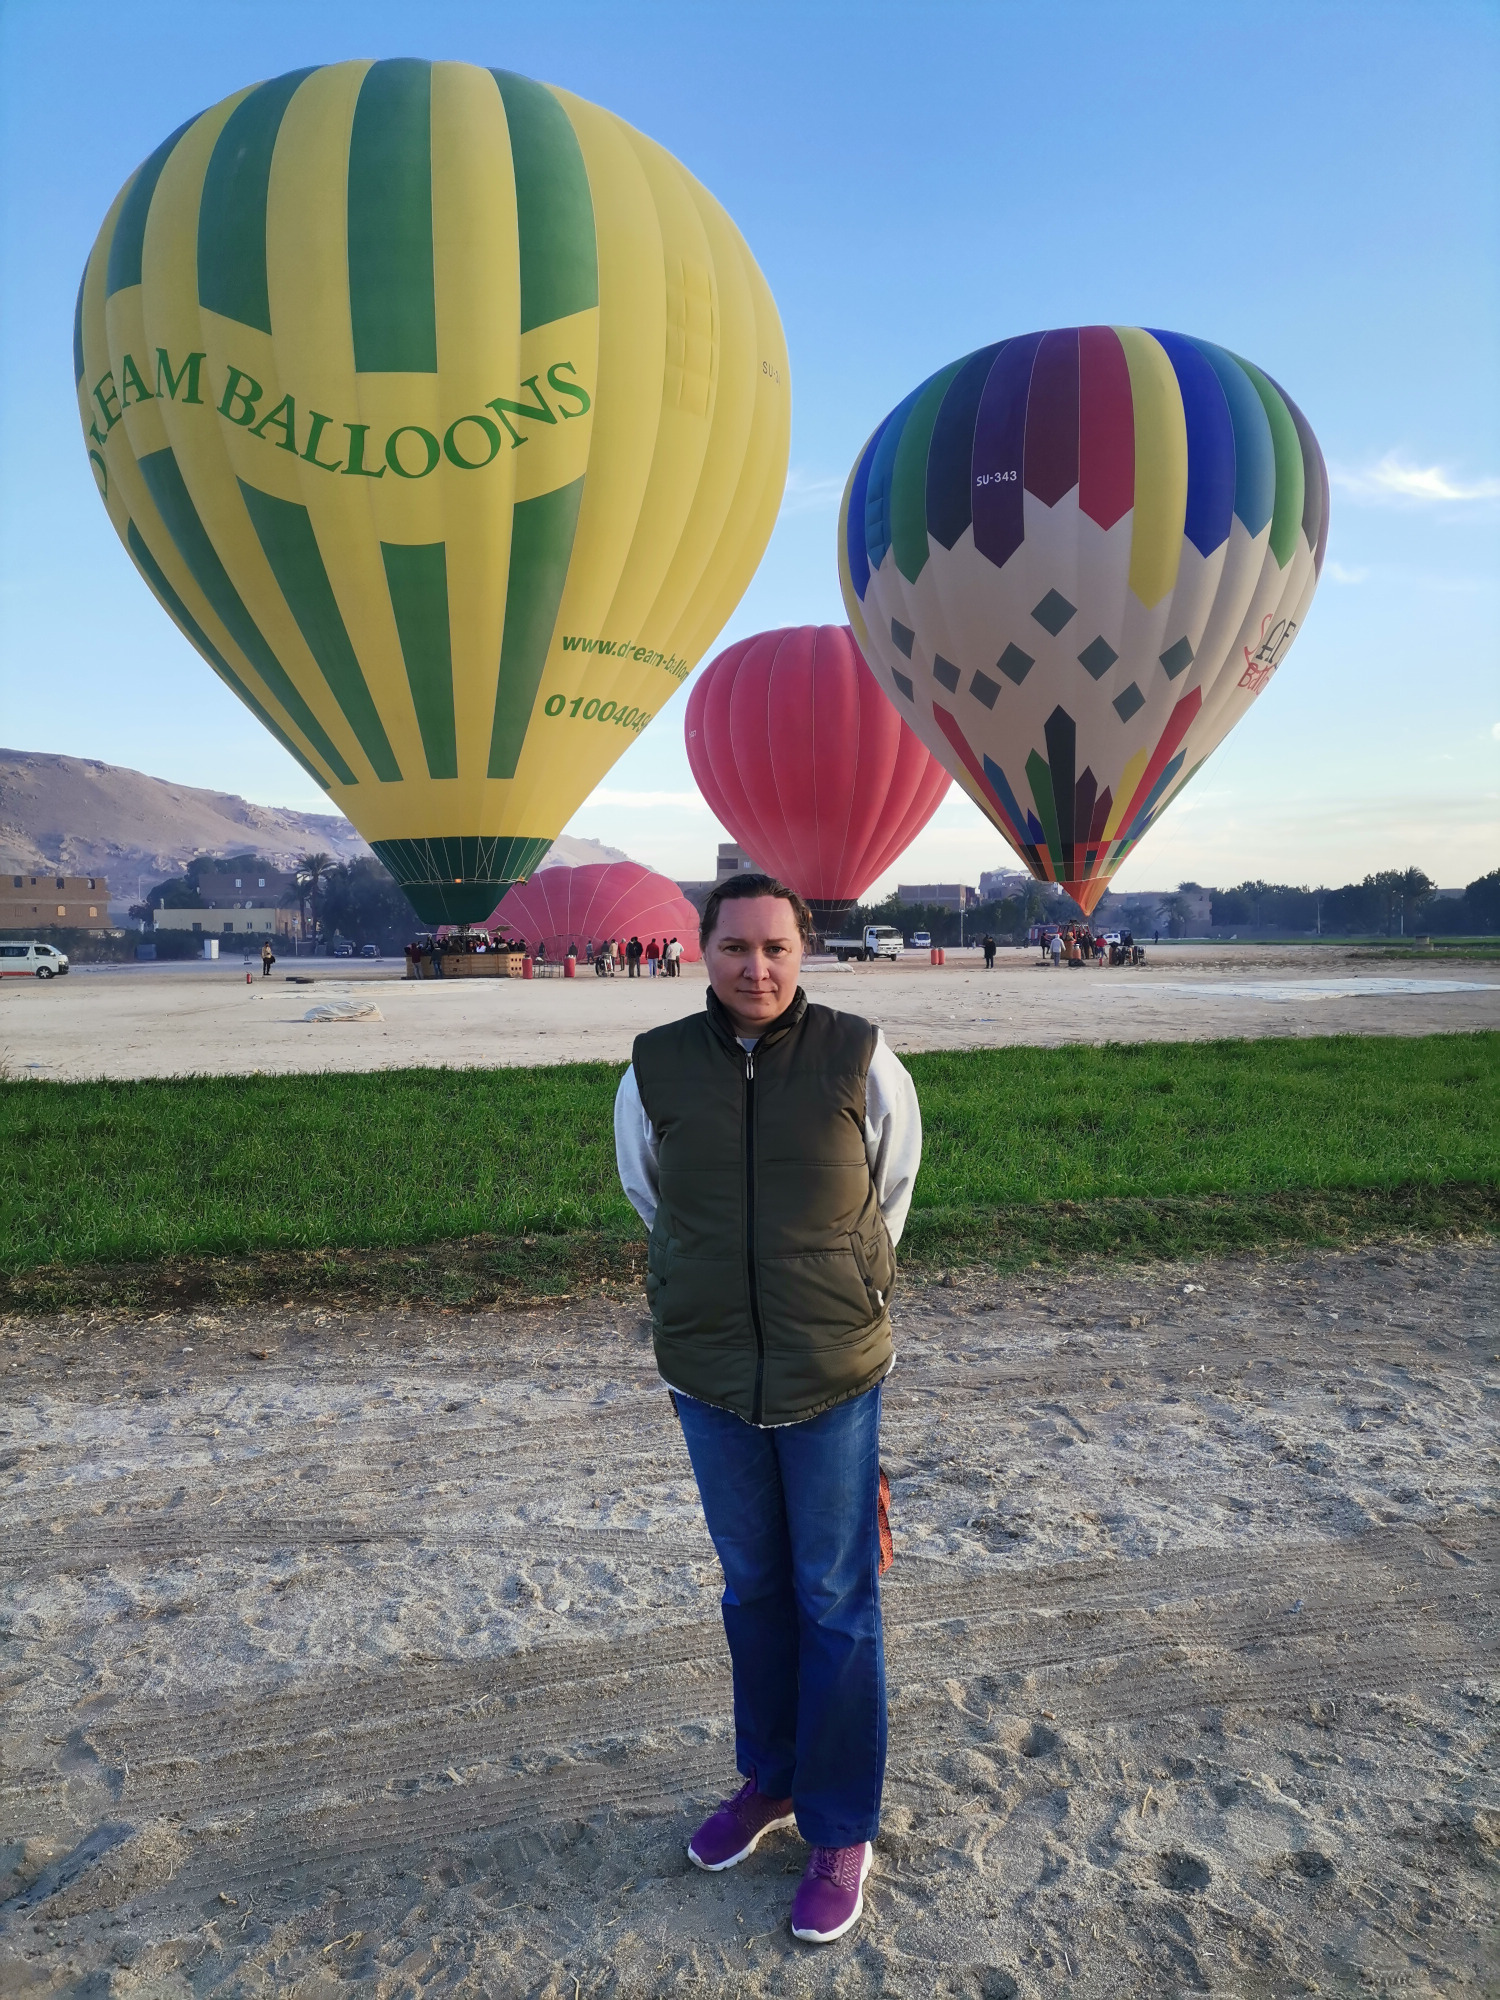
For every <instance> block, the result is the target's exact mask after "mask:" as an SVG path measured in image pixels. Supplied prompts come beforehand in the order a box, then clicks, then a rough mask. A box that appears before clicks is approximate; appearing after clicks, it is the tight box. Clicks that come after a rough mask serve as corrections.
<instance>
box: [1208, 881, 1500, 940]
mask: <svg viewBox="0 0 1500 2000" xmlns="http://www.w3.org/2000/svg"><path fill="white" fill-rule="evenodd" d="M1436 887H1437V885H1436V883H1434V882H1433V881H1431V880H1430V878H1429V877H1428V876H1426V875H1424V874H1423V872H1422V870H1421V869H1420V868H1384V869H1381V870H1380V872H1379V873H1378V874H1374V875H1366V876H1365V878H1364V880H1363V881H1362V882H1346V883H1345V884H1344V885H1343V887H1342V888H1339V889H1328V888H1318V889H1310V888H1308V887H1306V886H1305V885H1304V886H1302V887H1300V888H1299V887H1295V886H1293V885H1292V884H1291V883H1287V882H1241V883H1240V885H1239V886H1238V888H1235V889H1214V890H1212V891H1211V892H1210V902H1209V912H1210V922H1211V923H1212V925H1213V928H1214V929H1215V930H1237V929H1243V930H1286V931H1304V932H1312V933H1314V934H1319V933H1321V934H1322V935H1323V936H1334V937H1339V936H1343V937H1350V936H1363V937H1371V936H1374V937H1399V936H1403V935H1404V936H1406V937H1413V936H1415V935H1416V934H1417V933H1419V932H1422V933H1425V934H1426V935H1428V936H1433V935H1439V936H1444V937H1454V936H1460V937H1466V936H1473V935H1476V934H1477V935H1489V934H1491V933H1493V932H1495V931H1497V930H1500V868H1496V869H1492V870H1491V871H1490V873H1489V874H1488V875H1481V876H1480V877H1479V878H1478V880H1477V881H1474V882H1471V883H1470V884H1469V885H1468V887H1467V888H1466V889H1465V890H1464V893H1463V894H1462V895H1461V896H1437V895H1435V894H1434V890H1435V889H1436Z"/></svg>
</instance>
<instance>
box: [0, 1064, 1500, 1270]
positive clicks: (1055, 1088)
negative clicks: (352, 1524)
mask: <svg viewBox="0 0 1500 2000" xmlns="http://www.w3.org/2000/svg"><path fill="white" fill-rule="evenodd" d="M907 1061H908V1066H909V1067H910V1069H911V1072H912V1074H913V1076H914V1077H915V1079H916V1083H917V1088H918V1092H919V1094H920V1096H921V1101H922V1113H923V1121H924V1128H925V1147H924V1158H923V1167H922V1175H921V1179H920V1182H919V1184H918V1191H917V1198H916V1204H915V1207H914V1210H913V1215H912V1220H911V1224H910V1226H909V1231H908V1238H907V1244H906V1255H907V1258H908V1261H913V1260H914V1261H916V1262H918V1263H945V1262H948V1261H952V1260H954V1259H957V1258H960V1257H982V1258H984V1259H985V1260H986V1261H993V1262H997V1263H999V1264H1001V1265H1014V1264H1016V1263H1024V1262H1031V1261H1036V1260H1047V1259H1051V1258H1057V1257H1072V1256H1076V1255H1079V1254H1085V1253H1103V1254H1117V1255H1118V1254H1191V1253H1193V1252H1195V1251H1200V1250H1208V1249H1215V1248H1222V1247H1229V1246H1232V1245H1239V1244H1251V1243H1273V1242H1297V1241H1338V1240H1350V1239H1351V1238H1352V1237H1354V1236H1358V1235H1366V1236H1368V1235H1370V1234H1378V1233H1380V1232H1381V1231H1382V1230H1383V1229H1394V1228H1401V1227H1409V1226H1410V1227H1420V1228H1444V1227H1453V1226H1460V1227H1467V1226H1478V1227H1494V1226H1497V1224H1500V1197H1497V1192H1496V1190H1497V1183H1500V1087H1497V1086H1500V1035H1495V1034H1474V1035H1443V1036H1436V1035H1435V1036H1429V1037H1425V1038H1421V1039H1408V1038H1375V1037H1356V1036H1346V1037H1336V1038H1328V1039H1318V1040H1298V1041H1291V1040H1278V1041H1258V1042H1208V1043H1202V1042H1199V1043H1171V1044H1163V1043H1157V1044H1139V1045H1131V1046H1113V1047H1107V1048H1089V1047H1072V1048H1063V1049H992V1050H979V1051H974V1052H971V1053H965V1054H952V1055H925V1056H912V1057H909V1058H908V1059H907ZM619 1075H620V1067H619V1066H618V1065H614V1064H603V1063H575V1064H567V1065H564V1066H561V1067H558V1068H553V1069H504V1070H404V1071H394V1072H392V1071H387V1072H384V1073H380V1074H374V1075H353V1076H335V1075H326V1074H325V1075H317V1076H285V1077H268V1076H255V1077H204V1078H188V1079H182V1080H175V1081H155V1082H138V1083H76V1084H49V1083H35V1082H22V1083H5V1084H0V1144H3V1148H4V1157H5V1159H6V1161H7V1173H6V1176H5V1186H4V1192H3V1195H0V1204H3V1205H0V1274H3V1287H0V1293H3V1297H4V1298H5V1299H6V1300H8V1302H9V1303H10V1304H12V1305H13V1306H19V1307H23V1308H24V1307H27V1306H29V1305H46V1304H64V1303H81V1302H83V1300H84V1299H86V1298H93V1299H103V1298H106V1297H116V1296H120V1297H125V1296H129V1297H145V1296H147V1295H151V1296H154V1295H156V1292H159V1291H160V1288H161V1284H162V1283H163V1282H166V1281H165V1280H163V1279H162V1278H161V1273H162V1272H163V1271H166V1272H168V1273H175V1274H176V1275H175V1276H174V1277H171V1279H170V1283H169V1284H168V1286H167V1289H168V1291H169V1292H170V1291H171V1289H172V1286H174V1285H175V1286H176V1287H177V1288H178V1290H180V1289H181V1288H182V1286H183V1285H187V1286H188V1288H189V1289H190V1290H192V1289H194V1288H196V1289H198V1290H200V1291H202V1290H204V1289H205V1288H206V1290H207V1292H208V1293H210V1294H212V1295H216V1296H224V1297H228V1296H246V1297H249V1296H264V1295H269V1294H271V1293H275V1292H279V1291H282V1290H285V1289H287V1288H288V1286H293V1287H301V1288H304V1289H305V1288H306V1287H308V1286H314V1287H319V1288H323V1289H327V1288H330V1287H331V1288H333V1289H339V1288H340V1287H352V1288H353V1289H355V1290H360V1289H365V1290H368V1289H370V1288H371V1287H372V1286H373V1288H374V1289H375V1290H376V1291H377V1292H379V1293H380V1294H381V1295H391V1294H394V1293H403V1292H405V1293H408V1294H412V1295H422V1296H426V1295H431V1294H433V1293H434V1292H437V1293H440V1294H441V1295H443V1296H445V1297H448V1296H453V1297H459V1296H462V1297H480V1296H485V1295H494V1296H498V1295H501V1294H504V1295H507V1296H511V1295H517V1294H518V1293H525V1292H527V1291H528V1290H533V1291H536V1290H539V1291H542V1292H555V1291H557V1290H559V1289H567V1288H568V1287H569V1286H570V1285H574V1284H578V1283H583V1282H593V1281H595V1280H596V1279H598V1278H599V1277H601V1276H608V1275H609V1274H610V1273H611V1272H616V1273H620V1272H627V1271H628V1270H629V1269H630V1268H631V1267H632V1265H633V1263H634V1261H635V1260H636V1259H637V1257H638V1254H639V1241H640V1230H639V1226H638V1224H637V1223H636V1220H635V1217H634V1215H633V1214H632V1212H631V1211H630V1209H629V1207H628V1206H627V1204H626V1202H625V1200H624V1197H623V1195H622V1194H621V1192H620V1189H619V1184H618V1182H617V1181H616V1179H615V1171H614V1148H613V1139H612V1133H611V1121H610V1110H611V1103H612V1099H613V1095H614V1090H615V1086H616V1083H617V1081H618V1078H619ZM527 1239H530V1240H527ZM122 1267H133V1275H130V1274H127V1272H126V1271H125V1270H124V1269H122ZM151 1267H156V1271H157V1275H156V1277H155V1278H152V1277H151V1276H150V1268H151ZM194 1272H196V1273H197V1276H196V1277H195V1276H194V1275H193V1274H194ZM111 1273H113V1274H114V1275H113V1276H111V1275H110V1274H111ZM142 1287H144V1290H143V1289H142ZM153 1287H154V1288H155V1290H153ZM132 1288H133V1289H132Z"/></svg>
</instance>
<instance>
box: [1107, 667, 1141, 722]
mask: <svg viewBox="0 0 1500 2000" xmlns="http://www.w3.org/2000/svg"><path fill="white" fill-rule="evenodd" d="M1096 678H1097V676H1096ZM1114 705H1115V714H1116V715H1118V716H1119V718H1120V720H1121V722H1129V720H1130V718H1131V716H1132V715H1134V714H1135V712H1136V710H1137V709H1139V708H1144V707H1145V706H1146V697H1145V696H1144V695H1143V694H1142V693H1141V691H1140V689H1139V688H1138V687H1137V686H1136V684H1135V682H1134V681H1132V682H1131V683H1130V686H1129V687H1128V688H1124V689H1122V690H1121V692H1120V693H1119V694H1117V695H1116V696H1115V704H1114Z"/></svg>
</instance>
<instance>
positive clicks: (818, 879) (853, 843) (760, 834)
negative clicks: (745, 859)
mask: <svg viewBox="0 0 1500 2000" xmlns="http://www.w3.org/2000/svg"><path fill="white" fill-rule="evenodd" d="M686 730H687V753H688V761H689V763H690V764H691V765H692V767H693V776H694V777H695V778H696V779H697V781H698V789H699V790H700V791H701V792H702V794H703V796H704V798H705V799H707V801H708V803H709V805H710V807H711V808H712V810H713V812H714V814H715V816H716V817H717V818H718V819H719V820H720V821H721V823H722V824H723V825H724V826H726V827H728V829H729V831H730V832H731V833H732V834H733V835H734V837H735V839H736V840H737V841H738V842H739V844H740V846H741V847H743V848H744V849H745V851H746V852H747V853H748V854H750V855H752V856H753V857H754V858H755V860H756V861H757V862H758V863H759V864H760V865H761V866H762V867H763V868H766V869H769V870H770V871H771V872H772V873H773V874H776V875H778V876H780V878H781V880H782V881H783V882H785V883H786V884H787V885H788V887H789V888H793V889H795V890H796V891H797V893H798V895H800V896H804V897H806V899H807V901H808V902H809V903H810V904H811V905H812V909H813V915H814V916H815V918H816V919H817V922H818V927H819V929H820V930H824V931H830V930H836V929H837V928H838V927H839V926H840V925H841V924H842V923H844V922H845V921H846V919H847V918H848V915H849V912H850V911H851V910H852V909H853V907H854V905H855V904H856V903H857V902H858V901H859V898H860V897H861V896H862V895H863V893H864V892H865V890H866V889H868V888H869V886H870V884H871V883H872V882H873V881H874V880H875V878H876V876H877V875H880V874H881V873H882V872H883V871H884V870H885V869H887V868H889V867H890V865H891V863H892V862H893V861H894V860H895V859H896V857H897V855H899V854H901V853H902V852H903V851H904V850H905V849H906V848H907V847H909V846H910V845H911V843H912V841H913V840H914V839H915V838H916V836H917V835H918V834H919V833H920V832H921V830H922V828H923V827H924V826H926V824H927V822H928V820H930V819H931V818H932V815H933V814H934V813H935V812H936V811H937V808H938V806H939V805H940V804H941V802H942V798H943V794H944V793H945V792H946V791H947V789H948V783H949V780H948V773H947V772H946V771H945V770H944V769H943V767H942V765H941V764H939V763H938V761H937V759H936V758H935V757H933V756H932V755H931V754H930V752H929V751H928V750H927V749H926V747H925V746H924V745H923V743H922V742H921V741H920V739H919V738H918V737H917V736H916V735H915V734H914V733H913V732H912V730H910V729H909V728H908V727H907V725H906V724H905V722H903V721H902V719H901V717H900V716H899V715H898V714H897V713H896V710H895V708H894V707H893V706H892V704H891V702H890V700H889V698H888V697H887V696H886V695H885V693H884V692H883V691H882V689H881V687H880V684H879V682H878V681H877V680H876V679H875V676H874V675H873V674H872V673H871V672H870V669H869V668H868V667H867V666H866V665H865V662H864V659H863V657H862V656H861V654H860V650H859V648H858V646H857V645H856V644H855V643H854V634H853V633H852V632H851V631H850V630H849V627H848V626H847V625H799V626H796V627H790V628H788V629H786V630H784V631H780V632H760V633H757V635H756V636H755V637H754V638H753V639H742V640H740V641H739V643H738V644H737V645H734V646H729V647H726V648H725V650H724V651H723V652H722V653H720V655H719V657H718V658H717V659H716V660H714V661H712V662H711V664H710V665H708V666H706V667H705V668H704V669H703V671H702V673H701V674H699V676H698V678H697V680H696V681H695V682H694V684H693V691H692V693H691V695H690V696H689V697H688V708H687V724H686Z"/></svg>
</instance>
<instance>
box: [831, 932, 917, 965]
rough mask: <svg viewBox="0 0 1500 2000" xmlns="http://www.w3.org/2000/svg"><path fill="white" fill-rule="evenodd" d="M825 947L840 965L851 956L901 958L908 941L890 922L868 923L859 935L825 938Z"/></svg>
mask: <svg viewBox="0 0 1500 2000" xmlns="http://www.w3.org/2000/svg"><path fill="white" fill-rule="evenodd" d="M823 949H824V951H827V952H832V954H833V956H834V957H835V958H836V959H837V960H838V962H839V964H840V965H847V964H848V963H849V961H850V959H851V958H854V959H859V960H861V961H863V960H865V959H871V958H899V957H900V956H901V954H902V952H903V951H905V949H906V941H905V939H904V938H903V937H902V935H901V933H900V931H898V930H893V929H892V927H891V926H890V925H889V924H866V925H865V927H864V930H863V931H862V932H861V933H860V935H859V936H858V937H852V938H843V937H838V938H824V940H823Z"/></svg>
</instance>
